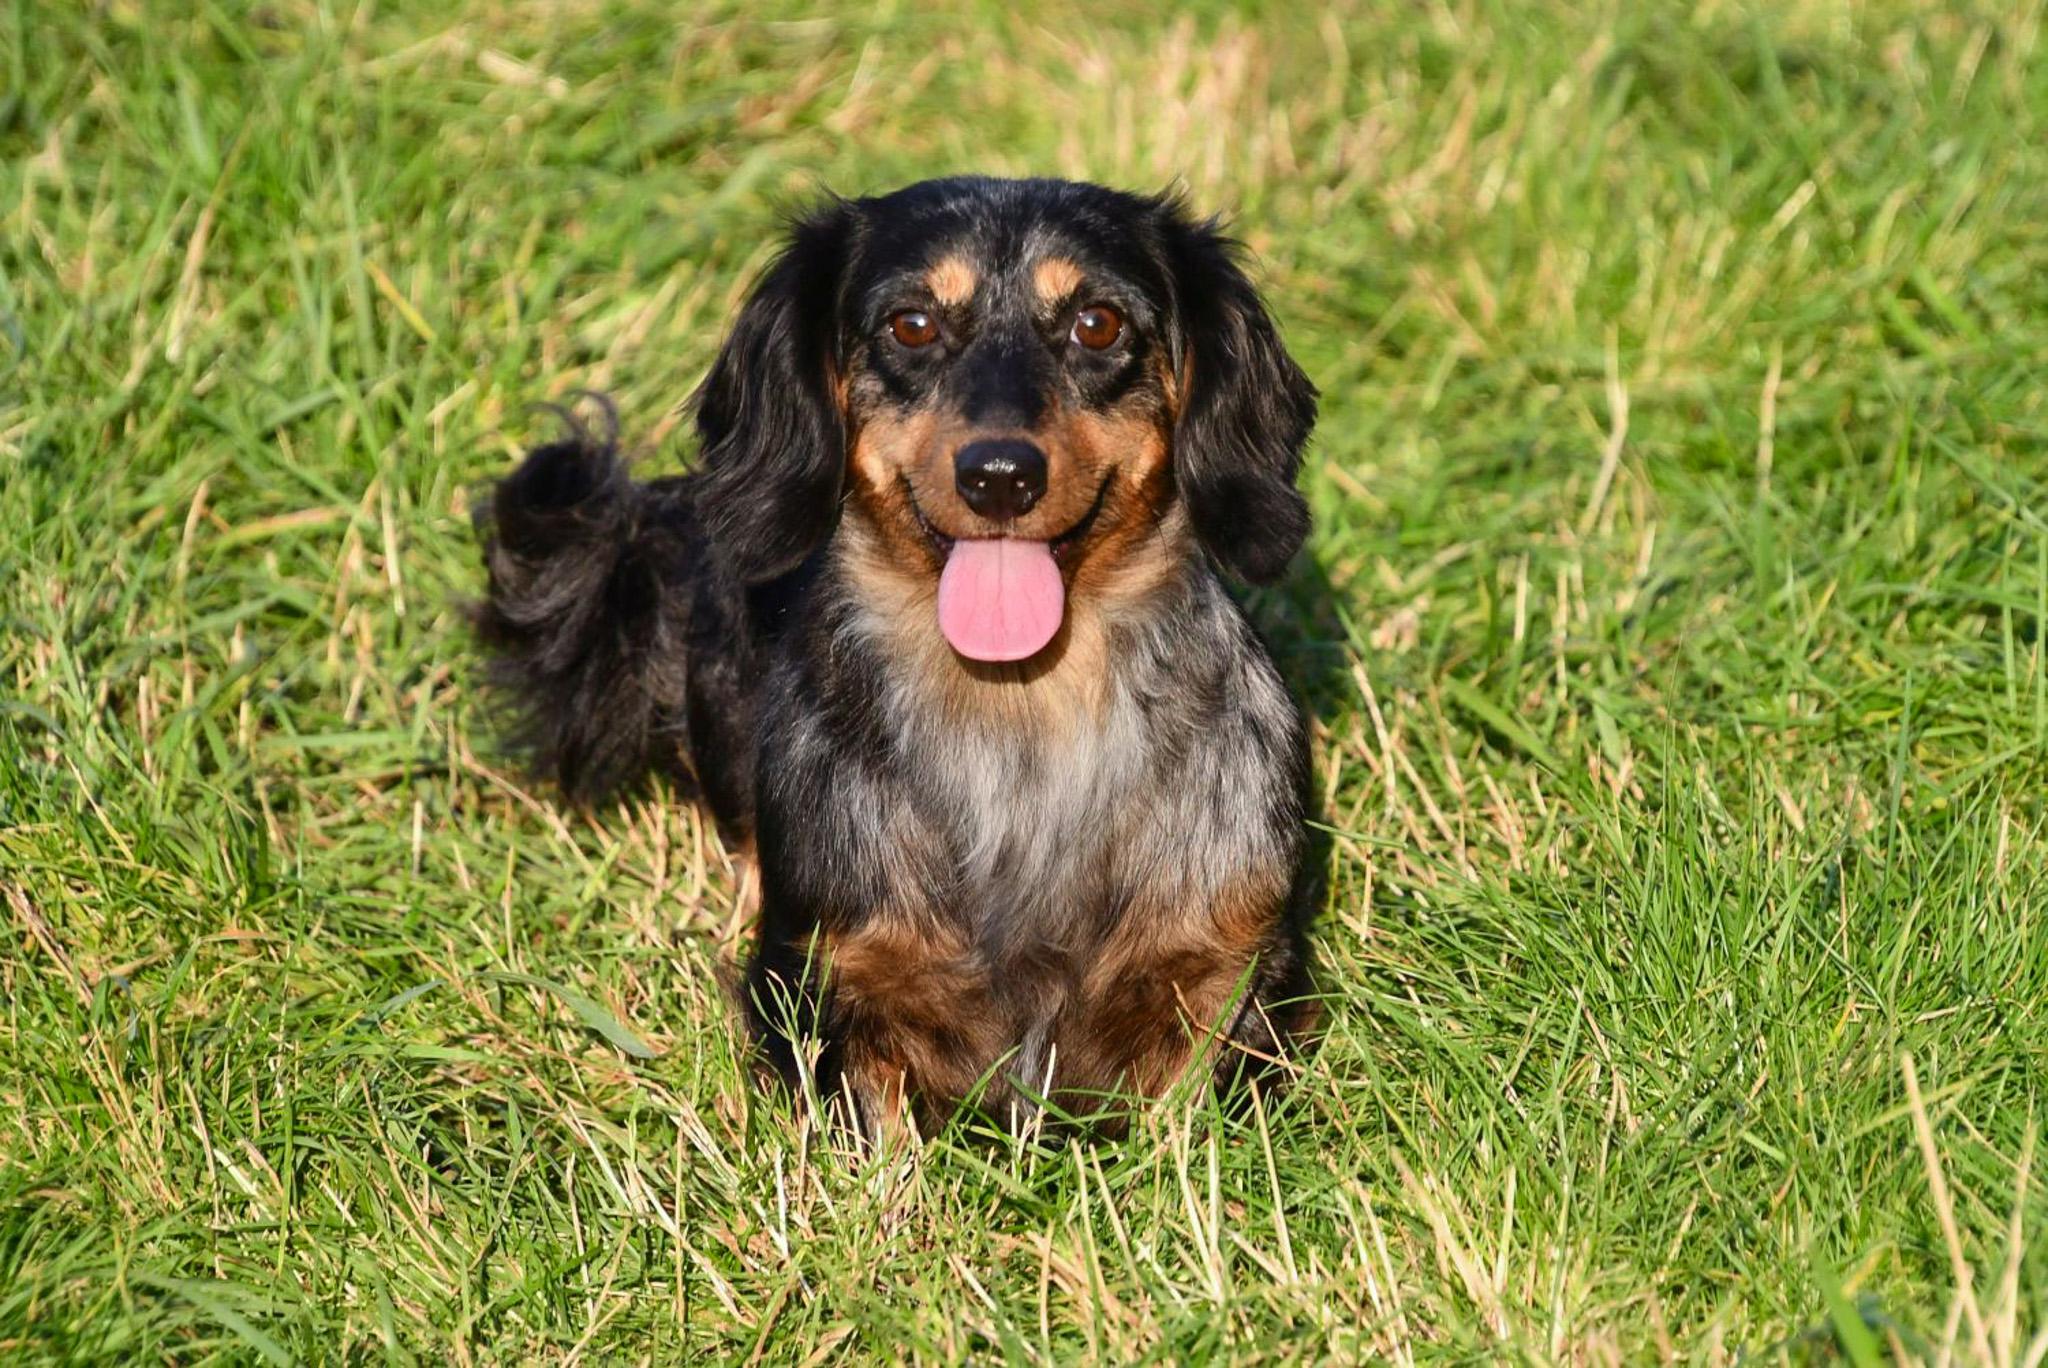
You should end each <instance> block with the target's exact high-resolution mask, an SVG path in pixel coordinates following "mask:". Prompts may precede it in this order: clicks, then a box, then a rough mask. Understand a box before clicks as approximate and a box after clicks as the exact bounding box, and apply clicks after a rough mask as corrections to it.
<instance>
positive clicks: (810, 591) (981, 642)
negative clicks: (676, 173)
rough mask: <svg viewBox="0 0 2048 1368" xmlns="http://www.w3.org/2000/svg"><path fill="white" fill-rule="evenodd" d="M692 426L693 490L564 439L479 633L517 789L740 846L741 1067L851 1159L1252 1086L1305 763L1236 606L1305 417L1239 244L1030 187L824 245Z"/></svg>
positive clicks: (893, 220)
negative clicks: (747, 870) (1022, 1119)
mask: <svg viewBox="0 0 2048 1368" xmlns="http://www.w3.org/2000/svg"><path fill="white" fill-rule="evenodd" d="M695 405H696V409H695V413H696V426H697V431H698V435H699V437H700V438H701V440H702V455H701V460H700V468H699V469H697V470H696V471H694V472H693V473H690V474H686V475H682V476H679V477H674V478H668V479H659V480H652V481H648V482H644V483H643V482H636V481H635V480H633V479H631V478H629V476H628V475H627V472H626V470H625V468H624V467H623V465H622V464H621V463H620V461H619V459H618V458H617V456H616V454H615V452H614V450H613V442H612V441H611V439H610V438H609V437H599V436H592V435H590V434H589V433H587V432H586V431H584V430H582V429H580V428H574V427H573V426H572V431H571V432H570V434H569V435H568V436H567V437H566V438H564V439H563V440H561V441H558V442H556V443H554V444H552V445H548V446H544V447H542V448H540V449H539V450H537V451H535V452H533V453H532V454H531V455H530V456H529V457H527V459H526V461H525V462H524V464H522V465H521V466H520V467H519V468H518V469H517V470H516V471H515V472H513V474H512V475H510V476H509V477H508V478H506V479H505V480H503V481H502V482H500V483H499V484H498V486H497V488H496V491H495V494H494V495H493V497H492V498H491V499H490V501H489V505H488V507H487V508H485V509H484V510H483V511H482V513H481V514H480V517H479V524H480V527H481V529H482V532H483V538H484V546H485V555H486V559H487V562H488V566H489V574H490V591H489V596H488V599H487V601H486V602H484V603H483V604H482V605H481V606H480V608H479V610H478V621H479V626H480V630H481V634H482V637H483V639H484V641H485V642H486V643H487V645H488V646H489V647H490V648H491V650H492V651H493V653H494V655H495V657H496V678H497V680H498V681H499V683H500V685H501V686H503V687H505V688H506V689H508V690H509V691H510V692H511V693H512V694H513V695H514V697H515V698H516V700H517V702H518V704H519V706H520V709H521V715H522V717H523V720H524V723H525V732H524V739H525V741H526V742H527V744H528V745H529V747H530V750H531V754H532V756H533V758H534V761H535V764H536V767H537V768H538V769H539V771H540V772H541V773H542V774H543V775H545V776H548V777H551V778H552V779H554V780H555V781H557V782H558V783H559V784H560V786H561V787H562V788H563V789H564V790H565V791H566V792H568V793H569V794H570V795H572V796H574V797H579V798H590V797H595V796H598V795H601V794H603V793H605V792H607V791H610V790H613V789H615V788H617V787H618V786H620V785H622V784H626V783H629V782H631V781H632V780H634V779H635V778H636V777H638V776H640V775H642V774H643V773H644V772H646V771H648V770H651V769H658V770H662V771H665V772H667V773H669V774H670V775H672V776H673V777H675V778H676V779H677V780H679V781H682V782H684V783H686V784H687V786H688V787H689V788H690V789H691V790H692V791H694V792H696V793H697V794H699V795H700V796H701V797H702V799H703V800H704V801H705V802H706V803H707V804H708V806H709V808H710V810H711V812H712V813H713V814H714V816H715V817H716V820H717V822H718V824H719V826H720V828H721V830H722V831H723V832H724V833H725V835H726V837H727V838H728V840H729V841H730V842H731V843H733V844H734V845H735V846H736V847H737V848H740V849H745V848H747V847H748V846H751V848H752V850H753V852H754V855H755V857H756V859H757V860H758V862H759V869H760V881H761V918H760V936H759V941H758V944H757V945H756V946H755V949H754V952H753V957H752V960H751V963H750V965H749V967H748V971H747V975H746V982H745V998H746V1002H745V1010H746V1012H747V1014H748V1016H749V1019H750V1021H751V1024H752V1027H753V1030H754V1032H755V1035H756V1038H757V1039H758V1041H759V1042H760V1045H761V1048H762V1050H763V1053H764V1056H765V1058H766V1059H767V1060H769V1061H770V1062H772V1063H773V1064H774V1066H775V1067H776V1069H777V1070H778V1071H779V1072H780V1073H781V1075H782V1076H783V1077H784V1078H785V1079H786V1080H788V1081H789V1082H790V1083H791V1084H792V1085H793V1086H797V1087H800V1088H802V1087H805V1086H810V1087H815V1089H816V1091H817V1095H818V1096H820V1097H833V1096H840V1097H844V1098H845V1099H847V1100H848V1101H849V1102H850V1103H851V1104H852V1106H853V1108H854V1109H855V1115H856V1117H857V1119H858V1121H859V1123H860V1124H861V1125H862V1126H863V1128H865V1129H867V1130H869V1131H870V1132H871V1133H886V1132H890V1131H893V1130H895V1129H896V1128H897V1127H899V1126H902V1125H904V1124H906V1123H912V1122H914V1123H915V1124H918V1125H920V1126H924V1127H929V1126H931V1125H933V1124H935V1123H937V1122H939V1121H942V1120H943V1119H944V1118H945V1117H946V1116H947V1115H949V1114H950V1113H951V1112H952V1111H953V1110H954V1109H955V1108H956V1107H958V1106H959V1105H961V1104H962V1103H978V1104H979V1105H980V1106H981V1107H982V1108H984V1110H985V1111H986V1112H987V1113H988V1114H991V1115H994V1116H998V1117H1001V1116H1005V1115H1007V1116H1008V1117H1010V1118H1011V1119H1012V1121H1013V1122H1014V1119H1015V1118H1016V1117H1017V1116H1019V1115H1021V1114H1025V1113H1028V1112H1029V1111H1030V1110H1032V1109H1034V1108H1037V1107H1039V1106H1041V1105H1043V1104H1044V1103H1046V1102H1048V1101H1050V1102H1053V1103H1054V1104H1055V1105H1056V1106H1057V1107H1058V1109H1059V1110H1060V1111H1061V1112H1063V1113H1066V1114H1069V1115H1072V1114H1078V1113H1082V1112H1086V1111H1088V1110H1090V1109H1091V1106H1092V1104H1091V1103H1090V1101H1089V1099H1091V1098H1100V1097H1103V1096H1107V1095H1130V1094H1139V1095H1157V1094H1159V1093H1160V1092H1162V1091H1164V1090H1165V1089H1167V1088H1168V1087H1169V1086H1170V1085H1172V1084H1173V1083H1174V1082H1175V1080H1176V1079H1178V1078H1181V1077H1183V1076H1186V1075H1188V1074H1190V1072H1191V1071H1197V1075H1196V1076H1199V1077H1204V1078H1209V1079H1214V1080H1215V1081H1216V1082H1217V1083H1219V1084H1221V1085H1223V1086H1226V1087H1231V1086H1235V1085H1236V1084H1238V1083H1239V1082H1240V1080H1242V1079H1243V1078H1244V1077H1246V1076H1247V1075H1248V1074H1256V1073H1261V1072H1265V1071H1267V1070H1268V1069H1270V1068H1271V1067H1272V1066H1273V1065H1274V1064H1276V1063H1277V1062H1279V1061H1280V1059H1281V1058H1282V1057H1283V1052H1284V1050H1285V1047H1286V1045H1287V1043H1288V1041H1289V1040H1290V1038H1292V1037H1295V1036H1297V1035H1299V1034H1300V1033H1301V1032H1303V1031H1305V1030H1306V1029H1307V1027H1308V1018H1309V1017H1310V1015H1311V1008H1310V1006H1309V1004H1308V1001H1307V999H1306V997H1305V994H1306V993H1307V991H1308V987H1309V985H1308V972H1307V947H1306V944H1305V941H1304V936H1305V932H1306V928H1307V924H1308V922H1309V919H1310V916H1311V913H1312V912H1313V910H1314V907H1315V904H1316V902H1317V900H1318V896H1319V893H1318V888H1319V885H1318V881H1317V879H1316V877H1315V875H1314V872H1313V870H1312V869H1311V867H1310V862H1309V861H1308V859H1307V858H1306V850H1305V844H1306V842H1305V835H1306V832H1305V822H1304V802H1305V797H1306V793H1305V790H1306V781H1307V748H1306V739H1305V733H1304V727H1303V722H1302V718H1301V714H1300V710H1299V708H1298V707H1297V705H1296V704H1295V702H1294V700H1293V698H1292V696H1291V695H1290V694H1289V692H1288V690H1287V688H1286V687H1285V686H1284V685H1283V684H1282V682H1281V679H1280V676H1279V674H1278V672H1277V671H1276V670H1275V669H1274V666H1273V663H1272V661H1271V659H1270V658H1269V657H1268V655H1267V653H1266V651H1265V649H1264V648H1263V646H1262V645H1261V643H1260V641H1259V638H1258V637H1257V635H1256V634H1255V633H1254V632H1253V630H1252V627H1251V626H1250V624H1249V623H1248V622H1247V620H1246V618H1245V614H1244V612H1243V611H1242V610H1241V609H1240V608H1239V607H1238V605H1237V603H1236V602H1235V601H1234V600H1233V599H1232V597H1231V595H1230V593H1229V591H1228V590H1227V589H1226V588H1225V585H1224V580H1223V576H1225V575H1230V576H1235V577H1237V578H1239V579H1242V580H1246V581H1250V582H1253V583H1265V582H1269V581H1271V580H1273V579H1275V578H1276V577H1277V576H1279V575H1280V574H1281V573H1282V571H1283V570H1284V568H1285V567H1286V565H1287V563H1288V561H1289V559H1290V557H1292V556H1293V554H1294V553H1295V551H1296V550H1297V549H1298V548H1299V547H1300V545H1301V542H1302V538H1303V536H1304V535H1305V534H1306V532H1307V529H1308V512H1307V506H1306V504H1305V503H1304V502H1303V500H1302V498H1301V495H1300V494H1299V493H1298V492H1297V491H1296V489H1295V475H1296V472H1297V469H1298V467H1299V463H1300V458H1301V451H1302V446H1303V444H1304V442H1306V440H1307V438H1308V435H1309V430H1310V428H1311V427H1312V426H1313V425H1314V422H1315V412H1316V391H1315V388H1314V386H1313V385H1311V384H1310V383H1309V381H1308V379H1307V377H1306V376H1304V375H1303V374H1302V372H1301V370H1300V368H1299V367H1298V366H1296V365H1295V363H1294V361H1293V360H1292V359H1291V358H1290V357H1289V356H1288V354H1287V351H1286V349H1285V348H1284V347H1283V346H1282V345H1281V341H1280V338H1279V336H1278V334H1277V332H1276V331H1275V328H1274V325H1273V321H1272V319H1271V318H1269V317H1268V316H1267V313H1266V310H1265V308H1264V307H1263V306H1262V305H1261V303H1260V300H1259V297H1258V295H1257V293H1256V291H1255V290H1254V289H1253V287H1252V285H1251V284H1250V282H1249V281H1248V280H1247V279H1246V277H1245V275H1244V273H1243V271H1242V270H1241V269H1240V267H1239V265H1238V261H1237V259H1236V254H1235V251H1234V248H1233V245H1232V243H1231V242H1230V241H1229V240H1228V239H1226V238H1225V237H1223V236H1222V235H1220V234H1219V232H1218V231H1217V228H1216V226H1215V225H1214V223H1212V222H1204V221H1200V220H1197V219H1195V218H1193V217H1191V216H1190V215H1189V214H1188V213H1187V212H1186V211H1185V210H1184V209H1183V208H1182V207H1181V206H1180V204H1179V203H1178V202H1177V201H1175V200H1173V199H1171V198H1164V197H1161V198H1145V197H1139V196H1134V195H1129V194H1124V193H1119V192H1117V191H1113V190H1107V189H1103V188H1101V187H1099V186H1094V185H1084V184H1073V183H1067V182H1062V181H1050V180H994V179H980V178H972V179H951V180H936V181H928V182H925V183H922V184H919V185H913V186H910V187H909V188H907V189H904V190H900V191H897V192H896V193H894V194H889V195H883V196H880V197H877V198H871V199H858V200H840V201H833V202H830V203H828V204H826V205H825V206H824V207H822V208H820V209H818V210H816V211H814V212H812V213H810V214H809V215H808V216H806V217H804V218H803V219H801V221H799V222H797V223H796V224H795V225H794V227H793V229H792V230H791V234H790V237H789V241H788V243H787V245H786V247H785V248H784V250H783V251H782V253H781V255H780V256H778V257H777V258H776V260H775V262H774V264H773V266H772V267H771V268H770V269H769V270H768V272H767V274H766V276H765V277H764V278H763V279H762V280H761V282H760V283H759V285H758V286H757V287H756V288H755V290H754V292H753V295H752V297H751V298H750V299H749V300H748V302H747V304H746V306H745V307H744V309H743V310H742V311H741V313H740V315H739V318H738V321H737V322H736V323H735V324H734V326H733V329H732V333H731V336H730V337H729V338H728V339H727V340H726V342H725V346H724V349H723V350H722V351H721V352H720V353H719V355H718V358H717V360H716V362H715V363H714V364H713V366H712V368H711V371H710V374H709V375H708V376H707V377H706V379H705V381H704V383H703V387H702V389H701V390H700V391H699V393H698V394H697V396H696V400H695ZM1110 1114H1111V1115H1112V1116H1113V1115H1115V1113H1114V1112H1112V1113H1110Z"/></svg>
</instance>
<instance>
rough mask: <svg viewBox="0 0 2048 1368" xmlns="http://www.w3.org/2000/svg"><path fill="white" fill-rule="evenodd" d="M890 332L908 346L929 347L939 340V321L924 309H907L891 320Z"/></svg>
mask: <svg viewBox="0 0 2048 1368" xmlns="http://www.w3.org/2000/svg"><path fill="white" fill-rule="evenodd" d="M889 333H890V335H891V336H892V337H894V338H895V339H896V340H897V341H898V342H901V343H902V344H903V345H904V346H906V347H929V346H930V345H931V344H932V343H934V342H936V341H938V340H939V321H938V320H937V319H936V318H933V317H932V316H931V315H930V314H928V313H926V312H925V311H924V310H923V309H905V310H904V311H903V312H902V313H900V314H897V315H896V316H895V317H893V318H891V319H890V320H889Z"/></svg>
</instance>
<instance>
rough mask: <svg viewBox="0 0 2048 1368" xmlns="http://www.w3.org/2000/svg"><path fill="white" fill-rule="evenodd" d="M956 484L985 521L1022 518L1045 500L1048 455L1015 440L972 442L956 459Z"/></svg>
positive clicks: (996, 439) (958, 453)
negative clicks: (1046, 457)
mask: <svg viewBox="0 0 2048 1368" xmlns="http://www.w3.org/2000/svg"><path fill="white" fill-rule="evenodd" d="M953 483H954V484H956V485H958V486H959V488H960V497H961V498H963V499H965V500H967V506H968V507H969V508H971V509H973V510H974V511H975V512H977V513H979V514H981V516H982V517H984V518H994V519H995V520H996V521H998V522H1006V521H1008V520H1009V519H1011V518H1021V517H1023V516H1024V515H1025V514H1026V513H1029V512H1030V511H1031V506H1032V505H1033V504H1035V503H1037V502H1038V501H1039V500H1040V499H1042V498H1044V497H1045V453H1044V452H1042V451H1040V450H1039V449H1038V448H1037V447H1035V446H1033V445H1031V443H1029V442H1026V441H1021V440H1019V439H1017V438H1014V437H1001V438H995V439H991V440H989V441H985V442H969V443H968V444H967V445H966V446H964V447H961V448H960V450H959V451H958V452H957V453H956V454H955V455H954V457H953Z"/></svg>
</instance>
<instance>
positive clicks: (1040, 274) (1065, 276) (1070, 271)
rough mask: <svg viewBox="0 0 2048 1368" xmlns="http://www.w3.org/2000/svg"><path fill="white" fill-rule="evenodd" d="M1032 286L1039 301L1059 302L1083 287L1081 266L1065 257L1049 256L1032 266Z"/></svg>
mask: <svg viewBox="0 0 2048 1368" xmlns="http://www.w3.org/2000/svg"><path fill="white" fill-rule="evenodd" d="M1031 288H1032V289H1034V290H1036V291H1038V302H1039V303H1041V304H1057V303H1059V302H1060V301H1061V300H1063V299H1065V298H1066V297H1067V296H1068V295H1071V294H1072V293H1074V291H1076V290H1078V289H1080V288H1081V268H1080V267H1079V266H1076V265H1075V264H1074V263H1073V262H1071V261H1069V260H1067V259H1066V258H1065V257H1047V258H1046V259H1045V260H1043V261H1041V262H1039V263H1038V264H1037V265H1036V266H1034V267H1032V268H1031Z"/></svg>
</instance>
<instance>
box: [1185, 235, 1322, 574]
mask: <svg viewBox="0 0 2048 1368" xmlns="http://www.w3.org/2000/svg"><path fill="white" fill-rule="evenodd" d="M1164 212H1165V215H1166V220H1167V222H1166V247H1167V256H1168V265H1169V269H1170V270H1171V272H1172V276H1173V286H1174V294H1175V296H1176V301H1177V311H1178V313H1179V329H1178V332H1179V336H1178V339H1177V340H1178V342H1179V344H1180V345H1179V347H1178V348H1177V351H1178V356H1177V357H1176V360H1177V362H1178V369H1179V372H1180V381H1181V384H1182V394H1181V410H1180V419H1179V422H1178V423H1177V424H1176V426H1175V428H1174V474H1175V478H1176V480H1177V481H1178V482H1179V485H1180V491H1181V497H1182V498H1183V499H1184V500H1186V502H1187V507H1188V513H1189V515H1190V516H1191V517H1192V518H1193V520H1194V525H1195V535H1196V537H1197V538H1199V539H1200V541H1201V543H1202V546H1203V548H1204V549H1205V550H1207V551H1208V553H1209V554H1210V556H1212V557H1213V558H1214V559H1215V560H1216V561H1217V562H1218V563H1219V564H1221V565H1222V566H1223V567H1224V568H1225V569H1226V570H1229V571H1230V572H1231V573H1233V574H1235V575H1238V576H1240V577H1241V578H1243V579H1246V580H1250V581H1251V582H1252V583H1254V584H1269V583H1271V582H1272V581H1274V580H1276V579H1278V578H1279V577H1280V575H1281V573H1282V572H1283V571H1285V570H1286V568H1287V562H1288V561H1289V560H1290V559H1291V558H1292V557H1293V555H1294V553H1295V552H1296V551H1298V550H1300V549H1301V543H1302V540H1303V538H1305V537H1306V536H1307V535H1308V504H1307V502H1306V501H1305V500H1304V499H1303V498H1302V497H1301V493H1300V491H1298V490H1297V489H1295V487H1294V478H1295V475H1296V474H1297V472H1299V470H1300V469H1301V449H1302V447H1303V445H1304V444H1305V443H1306V442H1307V441H1308V434H1309V430H1310V429H1311V428H1313V427H1314V426H1315V423H1316V387H1315V386H1314V385H1313V384H1311V383H1310V382H1309V378H1308V377H1307V376H1306V375H1304V374H1302V370H1301V367H1300V366H1297V365H1296V364H1294V358H1293V357H1291V356H1289V355H1288V354H1287V348H1286V347H1285V346H1283V345H1281V342H1280V333H1279V330H1278V329H1276V328H1275V327H1274V326H1273V319H1272V317H1271V316H1270V315H1269V314H1267V312H1266V306H1265V305H1264V304H1263V303H1261V302H1260V300H1259V293H1258V291H1257V290H1255V289H1254V288H1252V283H1251V281H1250V280H1248V279H1246V277H1245V273H1244V270H1243V269H1242V268H1241V267H1240V266H1239V265H1238V252H1239V249H1238V246H1237V244H1236V243H1234V242H1232V241H1231V240H1230V239H1229V238H1227V237H1225V236H1224V235H1223V234H1222V233H1221V232H1219V231H1218V229H1217V226H1216V223H1215V221H1214V220H1213V219H1212V220H1209V221H1206V222H1196V221H1192V220H1190V219H1189V218H1187V217H1186V216H1185V215H1184V214H1183V213H1182V212H1181V211H1180V210H1179V208H1178V207H1177V206H1174V205H1172V204H1168V205H1166V206H1164Z"/></svg>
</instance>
